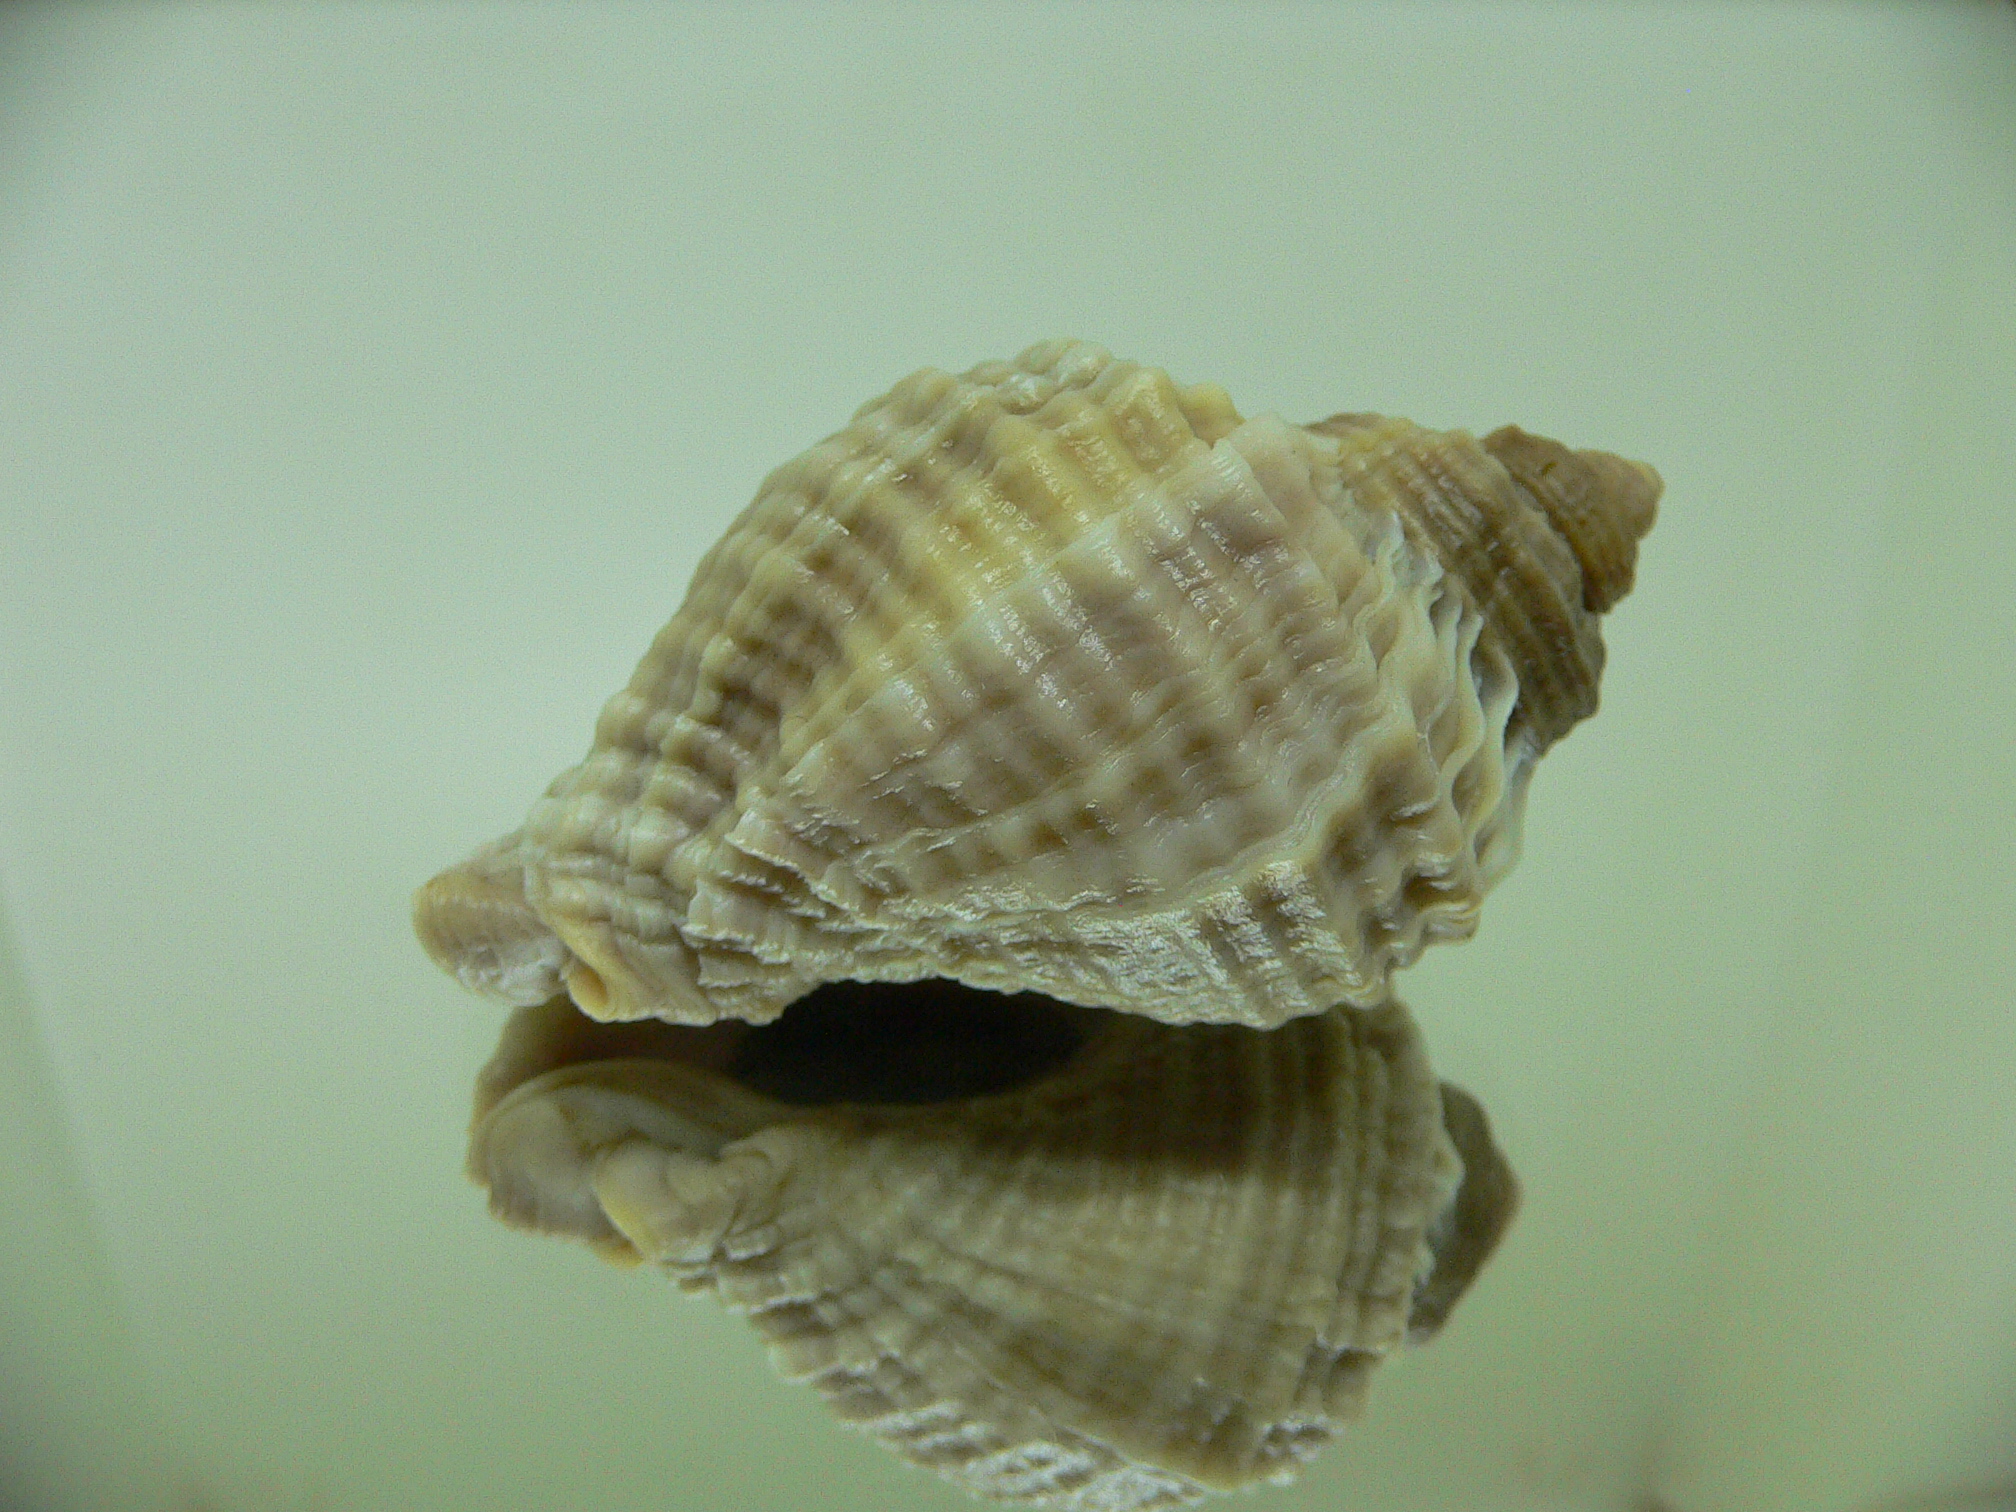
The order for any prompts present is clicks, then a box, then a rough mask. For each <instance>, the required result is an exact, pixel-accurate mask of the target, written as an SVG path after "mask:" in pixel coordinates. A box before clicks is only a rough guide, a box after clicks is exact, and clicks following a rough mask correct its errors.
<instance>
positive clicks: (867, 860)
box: [415, 342, 1660, 1027]
mask: <svg viewBox="0 0 2016 1512" xmlns="http://www.w3.org/2000/svg"><path fill="white" fill-rule="evenodd" d="M1659 491H1660V482H1659V478H1658V475H1657V474H1656V473H1654V472H1653V471H1652V469H1650V468H1649V467H1646V466H1643V465H1642V464H1639V463H1635V462H1627V461H1624V460H1622V459H1621V458H1617V457H1612V456H1609V455H1607V454H1604V453H1601V452H1588V451H1571V450H1569V449H1568V448H1566V447H1564V446H1562V445H1560V444H1558V443H1556V442H1553V441H1549V440H1545V439H1543V438H1541V437H1537V436H1529V435H1527V434H1525V433H1524V432H1522V431H1519V430H1516V429H1510V428H1508V429H1505V430H1500V431H1496V432H1493V433H1492V434H1491V435H1488V436H1486V437H1484V438H1483V439H1482V440H1481V441H1480V440H1477V439H1475V438H1474V437H1472V436H1471V435H1469V434H1468V433H1466V432H1463V431H1430V430H1425V429H1422V428H1421V427H1419V426H1416V425H1413V424H1411V423H1410V422H1408V421H1405V420H1399V419H1388V418H1381V417H1379V416H1375V415H1339V416H1336V417H1334V418H1332V419H1329V420H1325V421H1322V422H1320V423H1318V424H1314V425H1309V426H1297V425H1291V424H1288V423H1286V422H1285V421H1282V420H1280V419H1278V418H1275V417H1273V416H1271V415H1263V416H1259V417H1257V418H1254V419H1243V418H1242V417H1241V416H1240V415H1239V414H1238V412H1237V411H1236V410H1234V408H1233V407H1232V404H1231V401H1230V400H1229V399H1228V398H1227V397H1226V395H1225V394H1224V393H1223V392H1222V391H1221V390H1219V389H1217V388H1215V387H1211V386H1208V385H1199V386H1194V387H1183V386H1179V385H1178V384H1176V383H1175V382H1173V381H1172V380H1171V379H1170V378H1169V377H1168V376H1167V375H1166V374H1164V373H1162V372H1159V371H1157V370H1156V369H1153V368H1148V367H1142V366H1139V365H1137V364H1135V363H1131V362H1123V361H1116V360H1114V359H1113V358H1112V357H1111V356H1109V355H1108V354H1107V353H1106V352H1105V351H1104V350H1102V349H1100V348H1098V347H1095V346H1089V345H1084V344H1079V343H1072V342H1051V343H1047V344H1045V345H1041V346H1036V347H1032V348H1030V349H1029V350H1028V351H1027V352H1024V353H1023V354H1022V356H1021V357H1020V358H1018V359H1017V360H1016V361H1015V362H1013V363H1005V362H994V363H987V364H983V365H981V366H979V367H976V368H974V369H973V370H972V371H970V372H968V373H966V374H965V375H963V376H960V377H954V376H952V375H950V374H947V373H943V372H939V371H936V370H932V369H925V370H923V371H921V372H919V373H916V374H913V375H912V376H911V377H909V378H906V379H904V380H903V381H902V382H900V383H898V384H897V385H896V386H895V387H894V388H893V389H891V390H890V391H889V393H887V394H886V395H884V396H883V397H881V398H880V399H877V400H874V401H873V402H871V403H869V404H868V405H866V406H864V407H863V408H862V409H861V410H860V411H859V412H857V413H856V415H855V416H854V419H853V421H852V422H851V423H850V424H849V425H848V426H847V427H846V428H845V429H844V430H842V431H840V432H838V433H837V434H835V435H834V436H831V437H829V438H828V439H827V440H825V441H822V442H821V443H819V444H818V445H817V446H814V447H813V448H812V449H811V450H810V451H808V452H806V453H805V454H804V455H802V456H800V457H799V458H797V459H796V460H794V461H792V462H789V463H787V464H785V465H784V466H783V467H781V468H779V469H778V470H777V471H776V472H774V473H772V474H771V475H770V477H769V478H768V479H767V480H766V481H765V482H764V484H763V486H762V488H761V489H760V490H759V492H758V494H757V496H756V499H755V502H754V503H752V504H751V505H750V506H749V508H748V509H747V510H746V511H745V512H744V513H743V515H742V516H741V517H740V518H739V519H738V520H737V521H736V522H735V524H734V525H733V526H731V527H730V529H729V531H728V533H727V534H726V536H725V537H724V538H723V539H722V540H721V541H720V542H719V543H718V544H717V545H716V546H715V547H714V548H713V549H712V551H710V552H709V553H708V555H707V556H706V558H705V559H704V560H703V561H702V562H701V564H700V567H699V569H698V571H697V572H696V574H695V576H694V579H693V582H692V585H691V588H690V590H689V592H688V594H687V597H686V601H685V603H684V605H683V607H682V608H681V609H680V610H679V612H678V613H677V614H676V615H675V616H674V617H673V619H672V621H671V623H670V624H669V625H667V626H666V627H665V629H664V631H663V632H662V633H660V635H659V636H658V638H657V640H656V641H655V643H654V644H653V645H652V647H651V649H650V651H649V652H648V653H647V654H646V655H645V657H644V660H643V662H642V663H641V664H640V666H639V667H638V669H637V672H636V674H635V675H634V676H633V677H632V679H631V681H630V685H629V687H628V688H626V689H625V690H624V691H623V692H621V693H619V694H617V695H616V696H615V697H614V698H613V699H612V700H610V702H609V703H608V705H607V706H606V707H605V708H604V710H603V711H602V715H601V718H600V720H599V722H598V724H597V726H596V731H595V740H594V745H593V748H592V750H591V751H590V752H589V754H588V756H587V759H586V760H584V761H583V762H582V763H581V764H580V765H579V766H577V767H575V768H574V769H572V770H571V771H569V772H566V773H564V774H563V775H562V776H561V777H560V778H558V779H557V780H556V781H555V782H554V783H553V784H552V786H551V787H550V788H549V789H548V790H547V792H546V795H545V796H544V797H543V798H542V799H540V800H539V802H538V803H536V804H535V805H534V806H533V808H532V810H531V813H530V815H529V816H528V817H527V819H526V822H525V824H524V826H523V827H522V828H521V829H519V830H517V831H516V832H514V833H512V834H511V835H508V836H506V837H505V838H504V839H502V840H500V841H498V842H497V843H496V844H494V845H493V846H490V847H488V848H486V849H485V850H484V851H482V852H480V853H479V854H478V855H477V856H476V857H474V858H472V860H471V861H469V862H467V863H465V864H464V865H463V866H461V867H458V868H455V869H453V870H451V871H449V872H446V873H444V874H443V875H442V876H440V877H438V878H436V879H435V880H434V881H433V882H431V883H430V884H428V886H427V887H425V888H423V889H422V890H421V893H420V895H419V897H418V899H417V901H416V910H415V917H416V923H417V926H418V929H419V932H420V935H421V938H422V939H423V941H424V942H425V943H426V945H427V947H428V949H429V951H430V952H431V953H432V955H433V956H434V958H435V959H436V960H437V961H438V962H440V963H441V964H442V965H443V966H444V967H446V968H447V969H448V970H450V971H452V972H453V973H454V974H455V975H456V976H457V977H459V978H460V980H461V981H463V982H464V983H465V984H466V985H468V986H469V987H471V988H474V989H476V990H479V991H483V992H486V993H489V994H492V995H494V996H497V997H500V998H502V999H504V1000H505V1001H507V1002H511V1003H514V1004H535V1003H539V1002H542V1001H544V1000H546V999H548V998H550V997H553V996H555V995H557V994H559V993H560V992H562V991H565V992H567V993H568V994H570V995H571V997H572V998H573V1000H574V1002H575V1003H576V1004H578V1005H579V1006H580V1007H581V1008H582V1009H583V1010H584V1011H585V1012H587V1013H588V1014H590V1015H591V1016H593V1017H596V1018H599V1019H609V1020H627V1019H637V1018H643V1017H656V1018H659V1019H663V1020H666V1021H670V1022H679V1023H687V1024H696V1025H697V1024H706V1023H711V1022H713V1021H715V1020H717V1019H721V1018H737V1019H742V1020H746V1021H749V1022H756V1023H760V1022H763V1021H765V1020H768V1019H771V1018H774V1017H775V1016H776V1015H777V1014H778V1013H779V1012H781V1011H782V1010H783V1008H784V1007H785V1005H786V1004H789V1003H791V1002H793V1001H795V1000H797V999H798V998H800V997H802V996H804V995H805V994H806V993H807V992H809V991H810V990H812V989H813V988H815V987H818V986H820V985H821V984H823V983H829V982H834V981H841V980H851V981H881V982H907V981H915V980H920V979H924V978H949V979H953V980H956V981H960V982H964V983H967V984H969V985H971V986H974V987H979V988H988V989H994V990H998V991H1002V992H1018V991H1025V990H1033V991H1039V992H1042V993H1044V994H1046V995H1048V996H1050V997H1053V998H1056V999H1059V1000H1062V1001H1065V1002H1071V1003H1079V1004H1087V1005H1094V1006H1099V1007H1105V1008H1114V1009H1121V1010H1126V1011H1130V1012H1134V1013H1138V1014H1143V1015H1146V1016H1148V1017H1150V1018H1153V1019H1158V1020H1163V1021H1166V1022H1170V1023H1182V1022H1189V1021H1195V1020H1209V1021H1218V1022H1229V1023H1241V1024H1247V1025H1253V1026H1258V1027H1266V1026H1271V1025H1276V1024H1279V1023H1281V1022H1283V1021H1284V1020H1286V1019H1289V1018H1292V1017H1295V1016H1298V1015H1306V1014H1319V1013H1323V1012H1326V1011H1327V1010H1329V1009H1330V1008H1331V1007H1332V1006H1333V1005H1335V1004H1337V1003H1340V1002H1343V1003H1350V1004H1353V1005H1356V1006H1360V1007H1369V1006H1373V1005H1376V1004H1378V1003H1379V1002H1381V1001H1382V1000H1383V999H1384V998H1385V996H1386V995H1387V992H1388V988H1389V979H1390V976H1391V973H1392V972H1393V970H1394V969H1395V968H1397V967H1399V966H1403V965H1405V964H1407V963H1408V962H1410V961H1412V960H1413V959H1414V958H1415V957H1416V956H1417V955H1418V954H1419V953H1420V951H1421V950H1422V949H1423V948H1424V946H1425V945H1427V944H1428V943H1431V942H1433V941H1436V940H1447V939H1457V938H1462V937H1466V936H1468V935H1469V934H1470V933H1472V932H1473V931H1474V929H1475V927H1476V922H1477V916H1478V909H1479V906H1480V903H1481V901H1482V899H1483V896H1484V894H1485V893H1486V892H1487V891H1488V890H1489V888H1490V887H1491V886H1492V885H1493V884H1494V883H1495V882H1496V881H1497V880H1498V879H1499V878H1500V877H1502V876H1503V875H1504V874H1505V872H1506V870H1507V869H1508V868H1509V867H1510V866H1511V865H1512V863H1513V860H1514V858H1515V855H1516V853H1517V850H1518V843H1519V828H1520V818H1521V814H1522V812H1523V807H1524V801H1525V793H1526V787H1527V782H1528V778H1529V777H1530V775H1531V771H1532V767H1533V763H1534V762H1535V761H1536V760H1537V759H1538V757H1539V756H1540V755H1541V753H1542V752H1544V751H1545V750H1546V749H1547V748H1548V746H1550V745H1551V744H1552V743H1553V742H1554V741H1556V740H1558V739H1559V738H1560V737H1561V736H1562V735H1563V734H1565V733H1566V732H1567V730H1568V729H1569V727H1570V726H1571V725H1573V724H1574V723H1575V722H1576V721H1577V720H1579V719H1582V718H1584V717H1586V716H1587V715H1588V714H1590V713H1591V712H1592V711H1593V710H1594V709H1595V707H1596V693H1597V682H1598V678H1599V675H1600V672H1601V669H1602V663H1603V645H1602V640H1601V637H1600V634H1599V628H1598V627H1599V619H1600V616H1601V615H1602V614H1603V612H1604V611H1606V610H1607V609H1609V608H1610V607H1611V606H1612V605H1613V604H1614V603H1616V601H1617V600H1618V598H1619V597H1621V596H1622V595H1623V594H1624V593H1625V592H1626V591H1627V590H1628V589H1629V587H1630V584H1631V576H1632V569H1633V562H1634V559H1635V554H1636V543H1637V540H1638V538H1639V537H1640V536H1641V535H1643V534H1644V532H1645V531H1646V530H1647V529H1648V528H1649V527H1650V525H1651V523H1652V519H1653V515H1654V510H1655V505H1656V501H1657V498H1658V494H1659Z"/></svg>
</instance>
